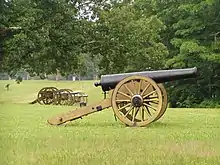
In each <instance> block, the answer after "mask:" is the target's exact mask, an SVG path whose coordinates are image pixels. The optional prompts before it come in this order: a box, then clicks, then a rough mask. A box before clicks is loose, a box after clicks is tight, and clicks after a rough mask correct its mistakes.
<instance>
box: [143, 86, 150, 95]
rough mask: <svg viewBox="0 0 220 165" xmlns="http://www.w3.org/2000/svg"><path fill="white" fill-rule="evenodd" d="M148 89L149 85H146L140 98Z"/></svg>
mask: <svg viewBox="0 0 220 165" xmlns="http://www.w3.org/2000/svg"><path fill="white" fill-rule="evenodd" d="M149 87H150V84H149V83H148V84H147V86H146V87H145V88H144V90H143V91H142V92H141V96H142V95H143V94H144V92H145V91H146V90H147V89H148V88H149Z"/></svg>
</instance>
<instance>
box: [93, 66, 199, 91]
mask: <svg viewBox="0 0 220 165" xmlns="http://www.w3.org/2000/svg"><path fill="white" fill-rule="evenodd" d="M196 74H197V68H196V67H194V68H186V69H173V70H157V71H143V72H131V73H120V74H108V75H102V76H101V80H100V82H98V83H95V86H101V87H102V90H103V91H109V90H110V89H114V88H115V86H116V85H117V84H118V83H119V82H120V81H121V80H123V79H124V78H126V77H129V76H135V75H139V76H145V77H149V78H151V79H153V80H154V81H155V82H156V83H164V82H168V81H174V80H180V79H187V78H193V77H195V76H196Z"/></svg>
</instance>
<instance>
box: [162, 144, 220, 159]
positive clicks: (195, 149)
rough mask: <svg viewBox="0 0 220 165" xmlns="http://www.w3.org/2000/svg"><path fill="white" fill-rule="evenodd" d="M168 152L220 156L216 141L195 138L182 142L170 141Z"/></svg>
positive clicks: (167, 146) (166, 147)
mask: <svg viewBox="0 0 220 165" xmlns="http://www.w3.org/2000/svg"><path fill="white" fill-rule="evenodd" d="M165 150H167V152H171V153H175V154H184V155H192V156H197V157H216V156H220V153H219V152H218V151H219V149H218V148H217V146H215V145H214V143H212V144H210V143H207V142H204V141H199V140H194V141H185V142H182V143H168V144H167V145H166V146H165Z"/></svg>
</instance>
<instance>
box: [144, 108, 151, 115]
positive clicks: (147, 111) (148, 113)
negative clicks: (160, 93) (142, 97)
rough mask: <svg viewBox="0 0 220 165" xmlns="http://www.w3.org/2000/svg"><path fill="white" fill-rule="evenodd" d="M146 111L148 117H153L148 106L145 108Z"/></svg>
mask: <svg viewBox="0 0 220 165" xmlns="http://www.w3.org/2000/svg"><path fill="white" fill-rule="evenodd" d="M144 108H145V109H144V110H145V112H146V113H147V115H148V116H149V117H151V116H152V115H151V113H150V110H149V109H148V107H146V106H144Z"/></svg>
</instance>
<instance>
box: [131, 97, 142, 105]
mask: <svg viewBox="0 0 220 165" xmlns="http://www.w3.org/2000/svg"><path fill="white" fill-rule="evenodd" d="M131 102H132V104H133V106H134V107H140V106H142V105H143V98H142V97H141V96H140V95H134V96H133V97H132V99H131Z"/></svg>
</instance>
